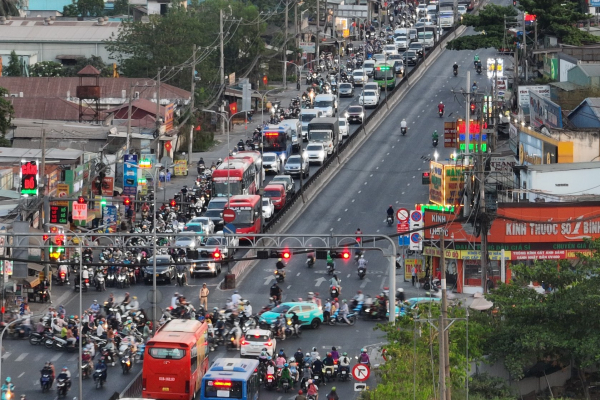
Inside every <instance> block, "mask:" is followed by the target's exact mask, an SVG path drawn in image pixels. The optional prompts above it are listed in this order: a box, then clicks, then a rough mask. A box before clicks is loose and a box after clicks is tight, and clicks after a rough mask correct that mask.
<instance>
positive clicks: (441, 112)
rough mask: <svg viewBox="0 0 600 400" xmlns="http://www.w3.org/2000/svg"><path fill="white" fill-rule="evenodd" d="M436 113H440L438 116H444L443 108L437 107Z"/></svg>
mask: <svg viewBox="0 0 600 400" xmlns="http://www.w3.org/2000/svg"><path fill="white" fill-rule="evenodd" d="M438 114H439V115H440V118H442V117H443V116H444V109H443V108H440V109H438Z"/></svg>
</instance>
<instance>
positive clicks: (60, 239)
mask: <svg viewBox="0 0 600 400" xmlns="http://www.w3.org/2000/svg"><path fill="white" fill-rule="evenodd" d="M64 240H65V235H57V236H55V238H54V242H55V243H56V244H57V245H58V246H62V244H63V242H64Z"/></svg>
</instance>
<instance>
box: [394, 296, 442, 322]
mask: <svg viewBox="0 0 600 400" xmlns="http://www.w3.org/2000/svg"><path fill="white" fill-rule="evenodd" d="M440 301H441V300H440V298H438V297H411V298H410V299H408V300H406V301H405V302H404V304H403V305H402V308H401V309H400V316H401V317H404V316H405V315H406V314H408V312H409V311H412V310H417V309H418V308H419V304H423V303H432V302H433V303H439V302H440Z"/></svg>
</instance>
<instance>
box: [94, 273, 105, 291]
mask: <svg viewBox="0 0 600 400" xmlns="http://www.w3.org/2000/svg"><path fill="white" fill-rule="evenodd" d="M95 278H96V279H95V281H96V291H98V292H102V291H104V290H106V283H105V281H104V274H103V273H102V272H100V271H98V273H97V274H96V277H95Z"/></svg>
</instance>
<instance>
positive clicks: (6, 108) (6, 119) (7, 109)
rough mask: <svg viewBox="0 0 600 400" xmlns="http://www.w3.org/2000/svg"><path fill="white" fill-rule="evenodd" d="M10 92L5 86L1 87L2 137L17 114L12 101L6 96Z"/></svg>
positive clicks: (0, 125) (0, 131)
mask: <svg viewBox="0 0 600 400" xmlns="http://www.w3.org/2000/svg"><path fill="white" fill-rule="evenodd" d="M8 94H9V93H8V90H6V89H5V88H3V87H0V134H2V138H1V139H4V135H5V134H6V132H8V130H9V129H10V127H11V121H12V118H13V116H14V115H15V110H14V108H13V105H12V103H11V102H10V101H8V100H6V99H7V98H6V97H5V96H6V95H8ZM9 143H10V142H9ZM3 147H6V146H3Z"/></svg>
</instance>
